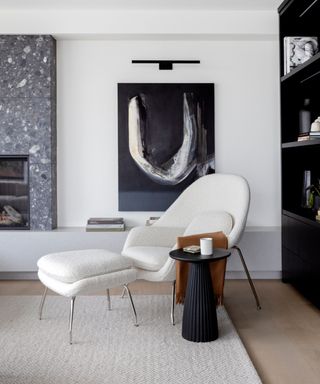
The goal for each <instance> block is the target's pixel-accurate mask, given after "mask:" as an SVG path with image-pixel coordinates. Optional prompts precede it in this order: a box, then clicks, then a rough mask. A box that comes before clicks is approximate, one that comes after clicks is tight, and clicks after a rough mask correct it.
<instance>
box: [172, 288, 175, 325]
mask: <svg viewBox="0 0 320 384" xmlns="http://www.w3.org/2000/svg"><path fill="white" fill-rule="evenodd" d="M175 296H176V281H174V282H173V283H172V298H171V300H172V301H171V324H172V325H175V321H174V304H175V299H176V298H175Z"/></svg>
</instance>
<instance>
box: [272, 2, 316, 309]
mask: <svg viewBox="0 0 320 384" xmlns="http://www.w3.org/2000/svg"><path fill="white" fill-rule="evenodd" d="M278 11H279V18H280V73H281V75H280V76H281V77H280V87H281V153H282V176H281V178H282V279H283V281H284V282H287V283H291V284H293V285H294V286H295V287H296V288H297V289H298V290H299V291H300V292H301V293H302V294H303V295H304V296H305V297H307V298H308V299H309V300H310V301H312V302H313V303H314V304H315V305H317V306H318V307H319V308H320V284H319V280H320V223H319V222H317V221H316V220H315V215H316V212H315V211H314V210H312V209H311V208H304V207H303V206H302V195H303V192H304V191H303V176H304V171H306V170H310V171H311V181H312V182H315V181H316V180H317V178H320V140H308V141H297V138H298V135H299V132H300V130H299V128H300V127H299V115H300V111H301V110H302V109H303V108H304V107H303V105H304V102H305V100H306V99H308V100H309V101H308V103H309V106H308V108H309V111H310V113H311V121H314V120H315V119H316V118H317V117H318V116H320V52H319V53H317V54H316V55H314V56H313V57H312V58H310V59H309V60H308V61H307V62H305V63H303V64H301V65H299V66H298V67H296V68H294V69H293V70H291V71H290V72H289V73H288V74H285V71H284V38H285V37H287V36H301V37H302V36H316V37H318V41H319V43H320V23H319V20H320V0H316V1H315V0H286V1H284V2H283V3H282V4H281V5H280V7H279V9H278Z"/></svg>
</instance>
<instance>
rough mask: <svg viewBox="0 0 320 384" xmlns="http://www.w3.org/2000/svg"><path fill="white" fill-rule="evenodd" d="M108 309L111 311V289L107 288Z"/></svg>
mask: <svg viewBox="0 0 320 384" xmlns="http://www.w3.org/2000/svg"><path fill="white" fill-rule="evenodd" d="M107 300H108V311H111V300H110V289H109V288H107Z"/></svg>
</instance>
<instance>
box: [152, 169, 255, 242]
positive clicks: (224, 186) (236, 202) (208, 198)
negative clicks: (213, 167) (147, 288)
mask: <svg viewBox="0 0 320 384" xmlns="http://www.w3.org/2000/svg"><path fill="white" fill-rule="evenodd" d="M249 203H250V190H249V185H248V183H247V181H246V180H245V179H244V178H243V177H242V176H238V175H228V174H219V173H218V174H211V175H207V176H203V177H200V178H199V179H198V180H196V181H195V182H194V183H193V184H191V185H190V186H189V187H188V188H187V189H185V190H184V191H183V192H182V194H181V195H180V196H179V197H178V199H177V200H176V201H175V202H174V203H173V204H172V205H171V206H170V207H169V208H168V209H167V211H166V212H165V213H164V214H163V215H162V216H161V218H160V219H159V220H158V221H157V222H156V223H155V224H154V226H165V227H180V228H181V227H182V228H183V227H184V228H186V227H187V226H188V225H189V223H190V222H191V221H192V219H193V218H194V217H195V216H196V215H198V214H199V213H203V212H206V211H215V210H216V211H226V212H228V213H229V214H230V215H231V216H232V218H233V229H232V232H231V233H230V235H229V245H230V243H231V245H230V246H233V245H234V244H235V243H236V242H237V241H238V239H239V238H240V236H241V234H242V232H243V230H244V227H245V224H246V221H247V214H248V210H249Z"/></svg>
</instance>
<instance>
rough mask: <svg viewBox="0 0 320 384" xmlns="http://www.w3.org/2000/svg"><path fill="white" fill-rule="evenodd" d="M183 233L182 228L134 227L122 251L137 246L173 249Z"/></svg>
mask: <svg viewBox="0 0 320 384" xmlns="http://www.w3.org/2000/svg"><path fill="white" fill-rule="evenodd" d="M183 232H184V228H176V227H160V226H155V227H153V226H150V227H135V228H132V229H131V231H130V232H129V234H128V237H127V239H126V242H125V244H124V247H123V251H125V250H126V249H127V248H129V247H137V246H146V247H147V246H153V247H173V246H174V245H175V243H176V239H177V237H178V236H182V234H183Z"/></svg>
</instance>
